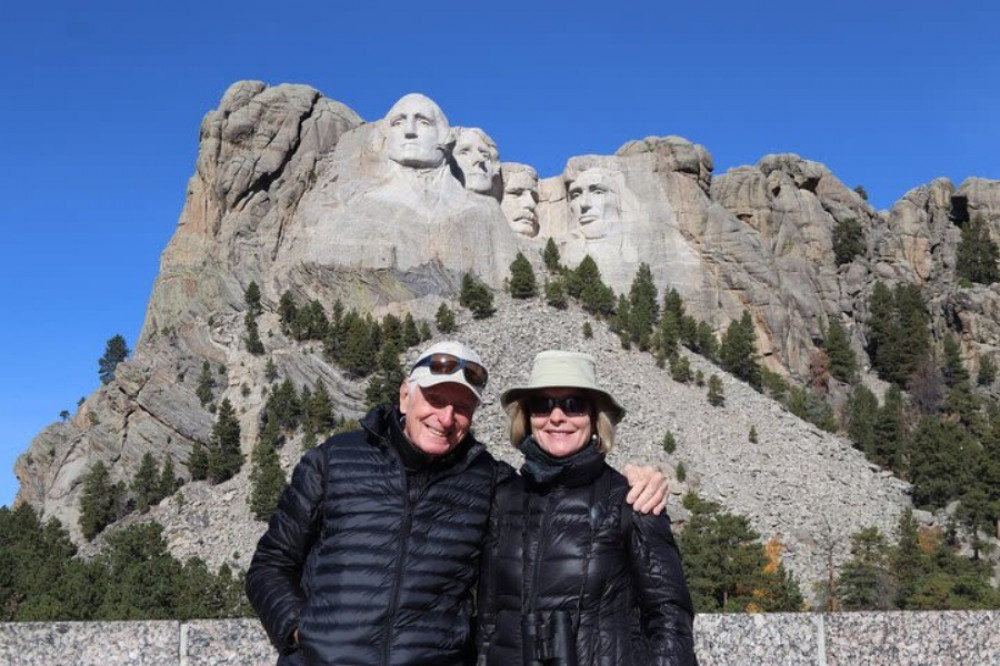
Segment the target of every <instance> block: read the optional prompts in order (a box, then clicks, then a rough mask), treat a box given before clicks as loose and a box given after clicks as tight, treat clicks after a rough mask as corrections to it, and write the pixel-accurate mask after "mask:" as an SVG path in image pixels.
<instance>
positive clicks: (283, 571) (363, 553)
mask: <svg viewBox="0 0 1000 666" xmlns="http://www.w3.org/2000/svg"><path fill="white" fill-rule="evenodd" d="M487 377H488V375H487V371H486V368H485V366H484V365H483V363H482V361H481V359H480V358H479V355H478V354H477V353H476V352H475V351H473V350H472V349H470V348H468V347H466V346H465V345H463V344H461V343H459V342H442V343H438V344H436V345H433V346H431V347H430V348H429V349H427V350H426V351H425V352H424V353H422V354H421V355H420V357H419V358H418V359H417V362H416V363H414V365H413V367H412V369H411V370H410V374H409V376H408V377H407V378H406V379H404V380H403V382H402V384H401V386H400V388H399V403H398V405H396V404H393V405H389V404H386V405H381V406H379V407H376V408H375V409H373V410H372V411H371V412H369V413H368V415H367V416H365V417H364V419H363V420H362V422H361V430H357V431H353V432H348V433H344V434H340V435H336V436H334V437H332V438H330V439H329V440H327V441H326V442H325V443H323V444H322V445H320V446H319V447H317V448H315V449H313V450H312V451H310V452H308V453H306V454H305V456H303V458H302V460H301V462H299V464H298V465H297V466H296V468H295V471H294V473H293V475H292V480H291V483H290V484H289V486H288V487H287V488H286V489H285V491H284V493H283V494H282V496H281V500H280V502H279V505H278V509H277V511H276V512H275V514H274V516H272V518H271V522H270V524H269V526H268V529H267V532H266V533H265V534H264V536H263V537H261V539H260V542H259V543H258V545H257V550H256V552H255V553H254V556H253V561H252V562H251V564H250V568H249V570H248V571H247V578H246V586H247V595H248V596H249V598H250V601H251V603H252V604H253V606H254V608H255V609H256V610H257V612H258V614H259V615H260V618H261V621H262V622H263V624H264V627H265V629H266V630H267V633H268V635H269V637H270V638H271V641H272V642H273V643H274V645H275V646H276V647H277V648H278V650H279V652H280V656H279V659H278V664H279V665H292V664H322V665H331V666H332V665H333V664H355V665H358V664H387V665H388V664H393V665H394V666H406V665H412V666H416V665H418V664H421V665H424V664H435V665H436V666H450V665H454V666H459V665H461V664H469V663H472V661H473V660H474V652H473V647H472V637H471V622H470V620H471V612H472V590H473V587H474V584H475V582H476V580H477V577H478V573H479V570H478V569H479V560H480V555H481V551H482V548H483V542H484V539H485V535H486V533H487V521H488V518H489V511H490V502H491V499H492V496H493V492H494V489H495V487H496V484H497V482H498V481H499V480H500V479H502V478H505V477H506V476H507V475H509V474H511V473H512V470H511V468H510V467H509V466H508V465H506V464H503V463H498V462H497V461H496V460H494V459H493V457H492V456H491V455H490V454H489V453H488V452H487V451H486V449H485V447H484V446H483V445H482V444H481V443H480V442H478V441H477V440H476V439H475V437H473V436H472V434H471V433H470V426H471V424H472V416H473V414H474V413H475V410H476V407H477V406H478V405H479V403H480V401H481V399H482V395H483V391H484V389H485V388H486V381H487ZM647 469H648V468H647ZM638 490H639V488H638V487H636V488H635V489H634V491H633V494H638V493H637V492H636V491H638ZM663 494H664V493H663V485H662V478H661V479H658V480H655V482H654V483H652V484H649V485H648V486H647V488H646V491H645V492H644V493H643V495H644V497H642V498H641V500H642V501H641V502H637V503H636V507H637V508H643V507H646V508H649V507H651V506H656V507H658V506H660V505H661V503H662V499H663Z"/></svg>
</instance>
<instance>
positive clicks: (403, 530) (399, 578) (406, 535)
mask: <svg viewBox="0 0 1000 666" xmlns="http://www.w3.org/2000/svg"><path fill="white" fill-rule="evenodd" d="M397 460H398V457H397ZM399 471H400V475H401V476H402V477H403V520H402V524H401V525H400V528H399V548H398V549H397V551H396V575H395V576H393V579H392V593H391V594H390V595H389V612H388V613H387V614H386V616H385V629H384V630H383V632H382V664H386V665H388V664H389V663H390V661H389V656H390V655H389V652H390V649H389V646H390V645H391V643H392V625H393V620H395V619H396V611H397V610H398V606H399V589H400V587H401V586H402V584H403V564H404V560H405V559H406V544H407V542H408V541H409V539H410V528H411V527H412V525H413V504H414V502H411V501H410V487H409V485H410V484H409V479H407V478H406V469H405V468H404V467H403V465H402V464H401V461H400V466H399ZM422 494H423V492H422V491H421V495H422Z"/></svg>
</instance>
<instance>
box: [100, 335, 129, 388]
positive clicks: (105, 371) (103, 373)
mask: <svg viewBox="0 0 1000 666" xmlns="http://www.w3.org/2000/svg"><path fill="white" fill-rule="evenodd" d="M130 353H132V352H130V351H129V348H128V345H127V344H126V343H125V338H123V337H122V336H121V335H115V336H113V337H112V338H111V339H109V340H108V342H107V345H106V346H105V347H104V356H102V357H101V358H100V359H98V361H97V368H98V373H97V374H98V377H100V379H101V383H102V384H107V383H109V382H110V381H111V380H112V379H114V378H115V368H117V367H118V364H119V363H121V362H122V361H124V360H125V359H127V358H128V355H129V354H130Z"/></svg>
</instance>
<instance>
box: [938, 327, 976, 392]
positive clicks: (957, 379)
mask: <svg viewBox="0 0 1000 666" xmlns="http://www.w3.org/2000/svg"><path fill="white" fill-rule="evenodd" d="M941 346H942V349H943V355H944V367H943V368H942V370H943V371H944V383H945V384H947V385H948V386H949V387H954V386H955V385H957V384H959V383H961V382H967V381H969V371H968V369H966V367H965V362H964V361H963V360H962V347H961V346H960V345H959V344H958V340H956V339H955V336H954V335H952V333H951V331H948V332H947V333H945V335H944V339H943V340H942V341H941Z"/></svg>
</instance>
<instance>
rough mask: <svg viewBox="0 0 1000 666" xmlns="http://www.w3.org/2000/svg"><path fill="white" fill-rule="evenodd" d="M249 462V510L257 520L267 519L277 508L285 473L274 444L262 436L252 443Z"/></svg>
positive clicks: (283, 486) (283, 487) (283, 485)
mask: <svg viewBox="0 0 1000 666" xmlns="http://www.w3.org/2000/svg"><path fill="white" fill-rule="evenodd" d="M250 464H251V468H250V511H251V513H253V515H254V517H256V518H257V520H267V519H268V518H270V516H271V514H272V513H274V510H275V509H276V508H278V498H279V497H280V496H281V492H282V491H283V490H284V489H285V473H284V472H283V471H282V470H281V462H280V461H279V459H278V452H277V451H276V450H275V449H274V445H273V444H272V443H270V442H268V441H265V440H264V439H263V438H261V439H259V440H257V443H256V444H254V447H253V451H252V452H251V453H250Z"/></svg>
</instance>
